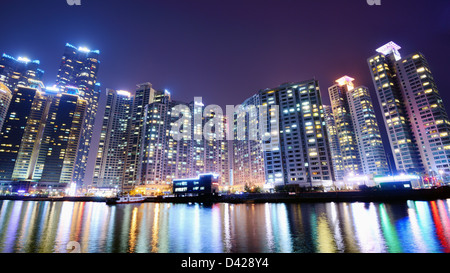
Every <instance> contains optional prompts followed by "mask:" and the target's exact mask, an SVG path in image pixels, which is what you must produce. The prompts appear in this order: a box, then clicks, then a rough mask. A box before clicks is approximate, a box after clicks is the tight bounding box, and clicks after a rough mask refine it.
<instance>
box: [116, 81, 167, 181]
mask: <svg viewBox="0 0 450 273" xmlns="http://www.w3.org/2000/svg"><path fill="white" fill-rule="evenodd" d="M164 95H165V92H164V91H159V90H155V89H153V87H152V84H151V83H149V82H147V83H142V84H138V85H137V89H136V92H135V96H134V102H133V107H132V112H131V125H130V134H129V140H128V152H127V160H126V168H125V181H124V188H132V187H133V186H135V185H140V184H141V176H140V174H141V170H140V167H141V166H140V157H141V155H140V151H141V141H142V138H143V127H144V115H145V107H146V106H147V105H148V104H151V103H153V102H160V101H162V99H163V98H164Z"/></svg>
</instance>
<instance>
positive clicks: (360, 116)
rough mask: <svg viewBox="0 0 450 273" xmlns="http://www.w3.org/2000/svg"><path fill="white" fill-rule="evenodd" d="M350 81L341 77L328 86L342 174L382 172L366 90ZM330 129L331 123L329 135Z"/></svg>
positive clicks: (385, 166) (384, 164) (381, 154)
mask: <svg viewBox="0 0 450 273" xmlns="http://www.w3.org/2000/svg"><path fill="white" fill-rule="evenodd" d="M353 81H354V79H353V78H351V77H349V76H344V77H342V78H340V79H338V80H336V83H337V84H336V85H334V86H332V87H330V88H329V89H328V90H329V93H330V99H331V104H332V115H333V116H332V117H333V118H334V120H333V122H334V128H335V129H336V133H337V136H338V137H337V140H338V145H339V151H340V154H341V157H342V167H343V169H344V176H345V175H352V174H355V175H356V174H364V175H386V174H388V173H389V167H388V164H387V159H386V154H385V151H384V146H383V142H382V139H381V133H380V130H379V128H378V122H377V119H376V116H375V109H374V108H373V104H372V99H371V97H370V94H369V89H368V88H367V87H364V86H359V87H355V86H354V84H353ZM332 130H333V125H332V124H331V127H330V128H329V133H330V132H331V135H332ZM332 146H333V145H332ZM332 149H333V147H332ZM334 150H335V152H336V148H334ZM338 169H340V167H339V164H338V165H337V167H336V170H338Z"/></svg>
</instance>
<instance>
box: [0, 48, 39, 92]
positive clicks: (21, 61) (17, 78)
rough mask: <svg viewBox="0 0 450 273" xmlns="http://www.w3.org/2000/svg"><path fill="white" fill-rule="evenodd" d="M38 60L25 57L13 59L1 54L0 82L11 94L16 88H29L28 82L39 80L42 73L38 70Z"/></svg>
mask: <svg viewBox="0 0 450 273" xmlns="http://www.w3.org/2000/svg"><path fill="white" fill-rule="evenodd" d="M39 65H40V62H39V60H33V61H32V60H30V59H28V58H25V57H19V58H17V59H16V58H14V57H11V56H9V55H7V54H3V55H2V57H1V59H0V82H2V83H4V84H5V85H6V86H7V87H8V88H9V90H11V92H14V91H15V90H16V89H17V87H18V86H23V87H29V86H30V84H29V80H38V81H39V80H41V79H42V76H43V75H44V71H43V70H42V69H39Z"/></svg>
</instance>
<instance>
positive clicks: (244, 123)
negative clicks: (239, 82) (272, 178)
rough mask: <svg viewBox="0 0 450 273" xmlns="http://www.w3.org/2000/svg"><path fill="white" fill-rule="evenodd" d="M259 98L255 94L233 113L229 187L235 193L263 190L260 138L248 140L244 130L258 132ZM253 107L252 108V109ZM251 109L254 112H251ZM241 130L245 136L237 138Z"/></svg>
mask: <svg viewBox="0 0 450 273" xmlns="http://www.w3.org/2000/svg"><path fill="white" fill-rule="evenodd" d="M260 105H262V104H261V97H260V95H259V94H255V95H253V96H252V97H250V98H248V99H247V100H245V101H244V102H243V103H241V104H240V107H242V108H240V109H239V108H238V109H236V110H237V111H235V113H234V124H233V140H232V144H233V146H232V151H231V152H230V156H231V157H232V170H233V180H232V183H230V186H231V187H232V188H233V189H234V190H236V191H243V190H244V188H245V187H246V186H247V187H250V188H251V187H259V188H264V186H266V176H265V168H264V153H263V147H262V141H263V140H262V139H261V138H253V139H250V138H251V137H250V132H249V131H247V130H245V129H246V128H255V129H257V130H259V119H258V114H257V113H256V112H257V111H258V113H259V108H258V107H259V106H260ZM253 107H254V108H253ZM252 109H253V111H254V112H252ZM239 130H242V131H243V132H244V133H245V136H244V137H243V138H242V139H240V138H238V131H239Z"/></svg>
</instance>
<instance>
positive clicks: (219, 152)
mask: <svg viewBox="0 0 450 273" xmlns="http://www.w3.org/2000/svg"><path fill="white" fill-rule="evenodd" d="M176 106H184V109H185V110H186V111H188V112H189V113H184V114H186V115H189V116H190V118H188V119H187V120H188V121H189V122H188V123H186V124H185V126H187V127H189V128H190V129H189V131H190V134H189V138H188V139H187V138H181V139H178V138H175V137H174V136H175V134H178V133H180V132H175V131H173V126H174V122H176V121H177V119H178V118H176V117H172V115H171V112H172V111H173V108H174V107H176ZM203 110H204V107H203V105H195V103H194V102H192V103H183V102H177V101H172V100H171V99H170V96H168V95H167V94H166V96H165V98H164V99H162V100H159V101H157V102H153V103H151V104H148V105H147V106H146V107H145V111H144V123H143V131H142V134H143V135H142V142H141V151H140V153H139V154H140V160H139V162H140V165H141V167H140V168H139V169H140V177H141V183H142V184H145V185H149V186H150V185H153V186H156V187H164V186H167V185H170V183H171V182H172V180H173V179H179V178H190V177H196V176H198V175H199V174H203V173H215V174H218V175H219V183H220V184H221V185H222V186H228V183H229V165H228V142H227V140H226V139H222V140H221V139H218V138H217V135H216V132H214V133H212V134H213V135H212V136H208V137H211V139H206V138H205V137H204V135H203V128H204V126H205V125H206V123H207V121H208V120H209V119H210V118H212V116H211V113H209V114H208V113H206V115H205V116H204V115H203V114H204V112H203ZM194 112H197V113H199V114H200V115H201V117H200V118H199V120H198V121H199V122H198V124H195V122H194V115H193V114H192V113H194ZM222 122H223V123H225V121H224V120H222ZM196 125H197V126H196ZM187 127H183V129H182V130H185V129H186V128H187ZM196 127H197V128H196ZM224 127H225V126H224ZM224 127H223V128H224ZM196 130H197V131H196ZM195 132H197V133H195Z"/></svg>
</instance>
